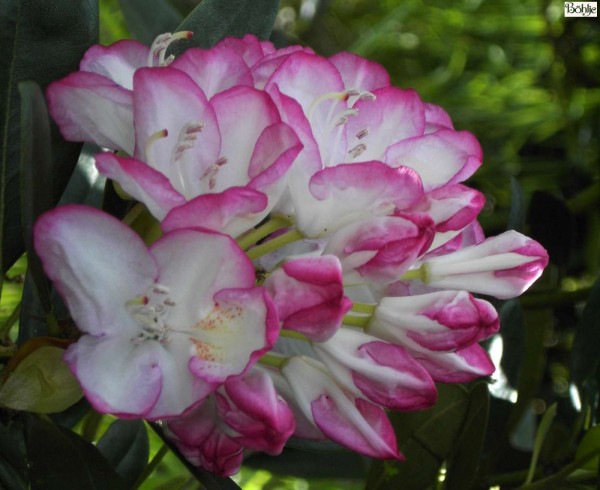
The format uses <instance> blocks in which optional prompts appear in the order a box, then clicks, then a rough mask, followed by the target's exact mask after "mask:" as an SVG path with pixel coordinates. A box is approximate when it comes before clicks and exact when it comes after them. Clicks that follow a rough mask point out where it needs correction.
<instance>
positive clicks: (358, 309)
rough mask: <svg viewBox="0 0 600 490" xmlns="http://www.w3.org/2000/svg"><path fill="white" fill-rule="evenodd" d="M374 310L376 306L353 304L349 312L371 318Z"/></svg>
mask: <svg viewBox="0 0 600 490" xmlns="http://www.w3.org/2000/svg"><path fill="white" fill-rule="evenodd" d="M376 308H377V305H372V304H368V303H353V304H352V309H351V310H350V311H352V312H353V313H366V314H367V315H369V316H372V315H373V313H375V309H376Z"/></svg>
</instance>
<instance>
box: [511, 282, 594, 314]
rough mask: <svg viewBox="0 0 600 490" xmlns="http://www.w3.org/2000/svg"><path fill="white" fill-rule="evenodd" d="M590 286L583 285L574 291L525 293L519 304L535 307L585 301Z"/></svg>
mask: <svg viewBox="0 0 600 490" xmlns="http://www.w3.org/2000/svg"><path fill="white" fill-rule="evenodd" d="M591 290H592V288H591V287H585V288H581V289H577V290H575V291H560V290H559V291H544V292H532V293H525V294H524V295H523V296H521V299H520V301H521V305H523V307H525V308H531V309H534V308H535V309H537V308H547V307H549V306H552V307H554V306H562V305H570V304H573V303H577V302H579V301H585V300H586V299H587V297H588V296H589V295H590V292H591Z"/></svg>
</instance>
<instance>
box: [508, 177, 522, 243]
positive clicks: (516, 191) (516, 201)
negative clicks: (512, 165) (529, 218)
mask: <svg viewBox="0 0 600 490" xmlns="http://www.w3.org/2000/svg"><path fill="white" fill-rule="evenodd" d="M510 195H511V201H510V213H509V215H508V226H507V227H506V228H507V229H508V230H517V231H521V232H522V231H523V229H524V228H525V197H524V196H523V188H522V187H521V184H519V181H518V180H517V179H515V178H514V177H511V179H510Z"/></svg>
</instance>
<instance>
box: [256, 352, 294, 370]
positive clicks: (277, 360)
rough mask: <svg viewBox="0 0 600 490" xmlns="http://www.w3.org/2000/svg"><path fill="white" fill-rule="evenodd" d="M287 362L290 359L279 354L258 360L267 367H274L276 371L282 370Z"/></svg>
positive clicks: (267, 355) (266, 355)
mask: <svg viewBox="0 0 600 490" xmlns="http://www.w3.org/2000/svg"><path fill="white" fill-rule="evenodd" d="M287 360H288V358H287V357H285V356H280V355H279V354H272V353H271V354H265V355H264V356H262V357H261V358H260V359H259V360H258V362H259V363H260V364H263V365H265V366H269V367H273V368H275V369H281V368H282V367H283V366H284V365H285V363H286V362H287Z"/></svg>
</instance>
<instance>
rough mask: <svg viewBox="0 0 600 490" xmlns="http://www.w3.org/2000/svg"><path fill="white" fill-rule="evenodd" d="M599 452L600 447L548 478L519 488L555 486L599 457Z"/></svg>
mask: <svg viewBox="0 0 600 490" xmlns="http://www.w3.org/2000/svg"><path fill="white" fill-rule="evenodd" d="M599 454H600V449H596V450H594V451H592V452H591V453H588V454H586V455H585V456H584V457H583V458H580V459H577V460H575V461H573V462H572V463H570V464H568V465H567V466H565V467H564V468H563V469H562V470H560V471H559V472H557V473H554V474H553V475H550V476H548V477H546V478H542V479H541V480H537V481H535V482H533V483H530V484H528V485H523V486H521V487H519V490H538V489H539V490H543V489H545V488H553V486H554V485H555V484H557V483H560V482H561V481H562V480H564V479H566V478H567V477H568V476H569V475H570V474H571V473H573V472H574V471H575V470H577V469H579V468H581V467H582V466H583V465H584V464H585V463H587V462H588V461H591V460H592V459H594V458H597V457H598V455H599Z"/></svg>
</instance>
